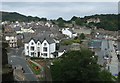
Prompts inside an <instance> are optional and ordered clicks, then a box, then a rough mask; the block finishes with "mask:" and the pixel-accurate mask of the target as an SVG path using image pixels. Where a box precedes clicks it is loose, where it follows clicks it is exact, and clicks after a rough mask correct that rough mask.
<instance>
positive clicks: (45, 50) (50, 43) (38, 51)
mask: <svg viewBox="0 0 120 83" xmlns="http://www.w3.org/2000/svg"><path fill="white" fill-rule="evenodd" d="M24 51H25V55H26V56H30V57H42V58H54V55H53V54H54V52H55V51H56V43H55V41H54V40H53V39H51V38H50V37H46V38H43V37H37V38H31V39H30V40H29V41H28V42H25V44H24Z"/></svg>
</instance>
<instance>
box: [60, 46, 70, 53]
mask: <svg viewBox="0 0 120 83" xmlns="http://www.w3.org/2000/svg"><path fill="white" fill-rule="evenodd" d="M70 47H71V46H70V45H68V46H60V48H59V50H58V52H63V51H64V50H65V51H69V50H70Z"/></svg>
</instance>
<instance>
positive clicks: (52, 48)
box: [50, 43, 56, 53]
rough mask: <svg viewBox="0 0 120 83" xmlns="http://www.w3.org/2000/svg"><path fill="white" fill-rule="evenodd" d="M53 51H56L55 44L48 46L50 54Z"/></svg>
mask: <svg viewBox="0 0 120 83" xmlns="http://www.w3.org/2000/svg"><path fill="white" fill-rule="evenodd" d="M55 50H56V44H55V43H52V44H50V53H53V52H55Z"/></svg>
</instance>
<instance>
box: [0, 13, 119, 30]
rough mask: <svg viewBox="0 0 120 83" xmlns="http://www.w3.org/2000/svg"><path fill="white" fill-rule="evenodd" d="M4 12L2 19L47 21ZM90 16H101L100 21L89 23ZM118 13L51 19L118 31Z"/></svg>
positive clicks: (61, 24)
mask: <svg viewBox="0 0 120 83" xmlns="http://www.w3.org/2000/svg"><path fill="white" fill-rule="evenodd" d="M0 13H2V21H26V22H30V21H47V18H39V17H32V16H25V15H22V14H19V13H16V12H0ZM90 18H93V19H94V18H95V19H96V18H99V19H100V22H99V23H94V22H91V23H87V20H88V19H90ZM118 20H119V17H118V15H117V14H100V15H92V16H85V17H84V18H80V17H76V16H73V17H72V18H71V19H70V20H68V21H66V20H64V19H63V18H62V17H59V18H58V19H56V20H51V21H52V23H53V24H56V25H58V26H59V27H69V25H70V26H72V27H74V26H75V25H77V26H88V27H93V26H97V28H103V29H105V30H110V31H116V30H118V29H119V30H120V27H119V25H120V21H118Z"/></svg>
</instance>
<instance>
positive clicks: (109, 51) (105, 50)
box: [97, 40, 120, 75]
mask: <svg viewBox="0 0 120 83" xmlns="http://www.w3.org/2000/svg"><path fill="white" fill-rule="evenodd" d="M113 44H114V41H112V40H108V41H107V40H102V45H101V51H99V52H97V54H98V63H99V64H101V65H103V64H104V62H105V61H107V60H104V58H103V57H104V56H105V55H108V56H109V57H110V56H112V59H111V63H108V65H109V70H110V72H111V73H112V75H115V74H118V68H119V67H118V66H120V65H118V59H117V55H116V52H115V49H114V47H113ZM107 67H108V66H107ZM107 67H106V68H107Z"/></svg>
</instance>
